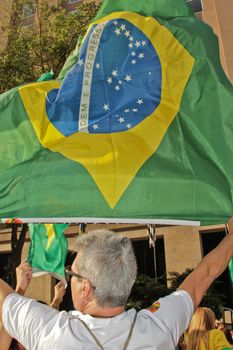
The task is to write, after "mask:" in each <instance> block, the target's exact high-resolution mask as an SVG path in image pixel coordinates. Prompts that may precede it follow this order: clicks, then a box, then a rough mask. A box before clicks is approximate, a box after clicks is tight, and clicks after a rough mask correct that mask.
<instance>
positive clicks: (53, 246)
mask: <svg viewBox="0 0 233 350" xmlns="http://www.w3.org/2000/svg"><path fill="white" fill-rule="evenodd" d="M68 226H69V225H68V224H29V233H30V240H31V242H30V247H29V252H28V258H27V260H28V262H29V263H30V265H31V266H32V268H33V274H34V275H41V274H44V273H50V274H51V275H53V276H54V277H55V278H57V279H59V280H61V281H62V282H63V283H64V285H66V284H67V283H66V279H65V272H64V270H65V269H64V265H65V261H66V256H67V252H68V243H67V239H66V237H65V236H64V232H65V230H66V229H67V227H68Z"/></svg>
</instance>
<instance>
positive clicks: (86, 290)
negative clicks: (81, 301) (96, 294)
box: [82, 280, 93, 299]
mask: <svg viewBox="0 0 233 350" xmlns="http://www.w3.org/2000/svg"><path fill="white" fill-rule="evenodd" d="M82 293H83V296H84V297H85V298H86V299H92V298H93V291H92V286H91V282H90V281H88V280H83V283H82Z"/></svg>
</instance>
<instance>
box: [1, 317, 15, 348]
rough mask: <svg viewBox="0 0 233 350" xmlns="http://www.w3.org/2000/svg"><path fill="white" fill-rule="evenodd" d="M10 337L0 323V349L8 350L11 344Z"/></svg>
mask: <svg viewBox="0 0 233 350" xmlns="http://www.w3.org/2000/svg"><path fill="white" fill-rule="evenodd" d="M11 340H12V338H11V336H10V335H9V334H8V333H7V332H6V331H5V329H4V327H3V325H2V324H1V322H0V349H1V350H8V349H9V347H10V344H11Z"/></svg>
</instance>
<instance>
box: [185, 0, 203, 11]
mask: <svg viewBox="0 0 233 350" xmlns="http://www.w3.org/2000/svg"><path fill="white" fill-rule="evenodd" d="M186 2H187V4H188V5H189V6H190V7H191V8H192V9H193V11H194V12H201V11H202V4H201V0H186Z"/></svg>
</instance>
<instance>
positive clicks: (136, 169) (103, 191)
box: [0, 0, 233, 223]
mask: <svg viewBox="0 0 233 350" xmlns="http://www.w3.org/2000/svg"><path fill="white" fill-rule="evenodd" d="M68 66H69V65H68ZM232 102H233V88H232V85H231V84H230V83H229V81H228V80H227V78H226V76H225V74H224V72H223V70H222V68H221V65H220V61H219V53H218V45H217V40H216V37H215V36H214V34H213V33H212V31H211V29H210V28H209V27H208V26H206V25H205V24H204V23H201V22H200V21H199V20H197V19H196V18H195V17H194V15H193V14H192V12H191V11H190V10H189V8H188V6H187V5H186V4H185V2H184V1H183V0H173V1H172V2H171V0H166V1H165V0H160V1H156V2H154V1H152V0H149V1H147V2H142V1H131V0H128V1H127V0H126V1H123V0H122V1H121V0H119V1H117V2H116V1H114V2H113V1H109V0H106V1H104V2H103V5H102V7H101V9H100V12H99V13H98V15H97V17H96V19H95V20H94V21H93V22H92V23H91V25H90V27H89V30H88V32H87V34H86V36H85V37H84V39H83V43H82V45H81V48H80V52H79V58H78V61H77V63H76V64H74V65H73V67H71V68H70V70H69V71H68V73H67V74H66V76H65V78H64V80H63V81H62V82H58V81H46V82H37V83H33V84H29V85H25V86H21V87H19V88H18V89H14V90H12V91H9V92H8V93H6V94H4V95H2V96H0V128H1V130H0V133H1V140H0V143H1V148H0V158H1V162H0V216H1V217H82V218H83V217H99V218H101V217H103V218H143V219H145V218H166V219H169V218H170V219H178V220H179V219H183V220H185V219H186V220H198V221H199V220H201V221H202V222H203V223H221V222H224V221H226V219H227V218H228V217H229V216H231V215H232V214H233V208H232V188H233V180H232V179H233V176H232V175H233V166H232V164H231V162H230V161H229V159H232V155H233V143H232V130H233V125H232V124H233V122H232V118H231V116H232V113H233V103H232Z"/></svg>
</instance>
